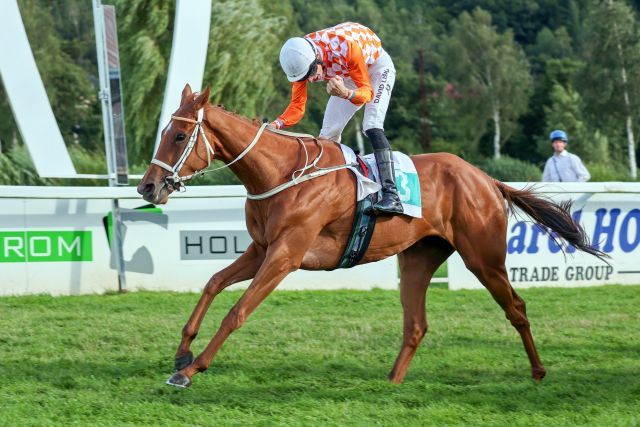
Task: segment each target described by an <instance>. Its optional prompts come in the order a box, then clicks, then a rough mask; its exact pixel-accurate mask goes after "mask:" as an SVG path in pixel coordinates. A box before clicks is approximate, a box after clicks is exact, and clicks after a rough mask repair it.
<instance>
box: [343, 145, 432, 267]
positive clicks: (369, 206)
mask: <svg viewBox="0 0 640 427" xmlns="http://www.w3.org/2000/svg"><path fill="white" fill-rule="evenodd" d="M340 148H341V149H342V153H343V155H344V159H345V163H352V164H354V163H357V164H358V168H355V167H354V168H349V170H351V171H352V172H353V173H354V174H355V175H356V179H357V181H358V182H357V192H356V193H357V194H356V201H357V205H356V212H355V216H354V219H353V226H352V227H351V234H350V235H349V240H348V242H347V247H346V249H345V251H344V254H343V255H342V258H340V261H339V262H338V265H337V266H336V268H350V267H353V266H354V265H356V264H357V263H358V261H360V259H361V258H362V257H363V256H364V254H365V252H366V251H367V248H368V247H369V242H371V236H372V235H373V230H374V228H375V225H376V216H375V215H374V214H373V204H374V203H375V202H376V201H377V200H378V198H379V197H381V196H382V195H381V193H380V190H381V186H380V184H379V182H380V176H379V174H378V166H377V164H376V161H375V158H374V155H373V154H368V155H366V156H364V157H360V156H358V155H356V154H355V153H354V152H353V150H352V149H351V148H350V147H348V146H346V145H342V144H341V145H340ZM393 162H394V169H395V178H396V186H397V187H398V195H399V196H400V201H401V202H402V207H403V208H404V215H408V216H412V217H416V218H421V217H422V202H421V197H420V180H419V179H418V173H417V171H416V167H415V165H414V164H413V162H412V161H411V159H410V158H409V156H407V155H406V154H403V153H400V152H398V151H394V152H393Z"/></svg>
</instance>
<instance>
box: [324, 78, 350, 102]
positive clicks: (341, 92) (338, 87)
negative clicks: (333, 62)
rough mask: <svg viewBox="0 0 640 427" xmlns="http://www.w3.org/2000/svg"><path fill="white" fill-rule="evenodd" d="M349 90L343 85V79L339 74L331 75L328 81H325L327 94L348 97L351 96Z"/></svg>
mask: <svg viewBox="0 0 640 427" xmlns="http://www.w3.org/2000/svg"><path fill="white" fill-rule="evenodd" d="M351 92H352V91H351V90H349V89H347V87H346V86H345V85H344V80H342V77H340V76H335V77H331V79H330V80H329V83H327V93H328V94H329V95H333V96H337V97H339V98H344V99H348V98H349V97H350V96H351Z"/></svg>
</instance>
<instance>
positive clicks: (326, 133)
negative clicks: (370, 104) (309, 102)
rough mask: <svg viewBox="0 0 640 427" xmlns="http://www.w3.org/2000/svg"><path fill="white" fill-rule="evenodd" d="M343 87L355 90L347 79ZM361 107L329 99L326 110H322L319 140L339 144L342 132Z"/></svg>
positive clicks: (334, 97)
mask: <svg viewBox="0 0 640 427" xmlns="http://www.w3.org/2000/svg"><path fill="white" fill-rule="evenodd" d="M344 85H345V86H346V87H347V88H349V89H356V85H355V84H354V83H353V81H352V80H351V79H349V78H347V79H344ZM361 107H362V105H354V104H352V103H351V101H349V100H347V99H342V98H338V97H337V96H332V97H330V98H329V102H327V108H326V109H325V110H324V119H323V120H322V129H320V138H327V139H330V140H332V141H335V142H340V138H341V136H342V131H343V130H344V128H345V126H347V123H349V120H351V118H352V117H353V115H354V114H355V113H356V111H358V110H359V109H360V108H361Z"/></svg>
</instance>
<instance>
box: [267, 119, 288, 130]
mask: <svg viewBox="0 0 640 427" xmlns="http://www.w3.org/2000/svg"><path fill="white" fill-rule="evenodd" d="M267 127H270V128H274V129H282V128H283V127H284V123H282V120H280V119H275V120H274V121H272V122H271V123H269V126H267Z"/></svg>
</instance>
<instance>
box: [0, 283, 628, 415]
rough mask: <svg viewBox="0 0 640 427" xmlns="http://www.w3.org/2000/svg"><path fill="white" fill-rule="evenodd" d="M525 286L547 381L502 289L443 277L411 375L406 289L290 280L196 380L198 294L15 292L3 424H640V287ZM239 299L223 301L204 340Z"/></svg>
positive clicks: (1, 348) (8, 309) (4, 353)
mask: <svg viewBox="0 0 640 427" xmlns="http://www.w3.org/2000/svg"><path fill="white" fill-rule="evenodd" d="M520 294H521V295H522V296H523V297H524V298H525V300H526V301H527V304H528V306H527V307H528V312H529V319H530V321H531V324H532V328H533V333H534V337H535V338H536V343H537V345H538V350H539V352H540V355H541V358H542V360H543V362H544V363H545V365H546V367H547V370H548V374H547V377H546V378H545V380H544V381H543V382H542V383H539V384H538V383H535V382H533V381H532V380H531V379H530V369H529V363H528V361H527V358H526V355H525V353H524V349H523V347H522V344H521V342H520V339H519V337H518V335H517V333H516V331H515V330H514V329H513V328H512V327H511V325H510V324H509V323H508V321H507V320H506V319H505V318H504V314H503V312H502V310H501V309H500V308H499V307H498V305H497V304H496V303H495V302H493V300H492V299H491V298H490V296H489V294H488V293H487V292H486V291H457V292H452V291H448V290H446V289H441V288H435V289H431V290H430V291H429V295H428V303H427V305H428V307H427V313H428V317H429V320H430V330H429V332H428V334H427V336H426V338H425V340H424V341H423V344H422V345H421V347H420V349H419V351H418V354H417V355H416V357H415V359H414V361H413V364H412V366H411V367H410V369H409V372H408V374H407V377H406V378H405V382H404V383H403V384H402V385H400V386H396V385H393V384H390V383H388V382H387V381H386V379H385V378H386V375H387V373H388V372H389V370H390V368H391V366H392V363H393V361H394V360H395V357H396V355H397V351H398V350H399V345H400V341H401V325H402V311H401V308H400V304H399V301H398V300H399V294H398V292H397V291H382V290H374V291H370V292H359V291H305V292H291V291H289V292H286V291H281V292H275V293H274V294H273V295H271V296H270V297H269V298H268V299H267V300H266V301H265V302H264V303H263V305H262V306H261V307H259V308H258V310H257V311H256V313H255V314H254V315H253V316H252V317H251V318H250V319H249V320H248V321H247V323H246V324H245V326H244V327H243V328H241V329H240V330H238V331H236V332H235V333H234V334H232V336H231V337H230V339H229V340H228V341H227V342H226V344H225V345H224V346H223V348H222V350H221V351H220V352H219V354H218V357H217V358H216V359H214V362H213V364H212V366H211V367H210V369H209V370H208V371H207V372H205V373H203V374H200V375H197V376H196V377H195V378H194V384H193V386H192V387H191V388H189V389H186V390H181V389H175V388H171V387H168V386H165V385H164V381H165V380H166V379H167V378H168V377H169V375H170V373H171V370H172V359H173V353H174V351H175V347H176V345H177V344H178V341H179V336H180V330H181V328H182V326H183V324H184V322H185V320H186V319H187V318H188V316H189V314H190V313H191V309H192V308H193V306H194V305H195V303H196V301H197V299H198V295H195V294H177V293H148V292H140V293H131V294H126V295H103V296H82V297H58V298H52V297H48V296H33V297H31V296H30V297H11V298H0V331H2V332H1V334H0V355H1V356H0V383H1V386H0V408H1V410H0V425H38V426H40V425H51V424H55V425H88V424H90V425H131V424H151V425H246V424H251V425H294V426H298V425H442V424H470V425H505V424H510V425H512V426H518V425H554V426H556V425H585V424H590V425H638V423H640V416H639V415H638V414H639V413H640V404H639V402H640V342H639V338H640V314H639V311H638V306H640V287H638V286H607V287H596V288H579V289H530V290H522V291H520ZM239 295H240V293H238V292H227V293H223V294H221V295H220V296H219V297H218V298H217V299H216V300H215V301H214V303H213V306H212V308H211V310H210V313H209V315H208V317H207V318H205V321H204V324H203V327H202V330H201V332H200V337H199V338H198V339H196V341H195V343H194V347H193V349H194V351H196V352H197V351H200V350H202V348H203V347H204V345H206V343H207V342H208V339H209V338H210V337H211V336H212V334H213V333H214V332H215V329H216V327H217V325H219V323H220V320H221V319H222V317H223V316H224V314H225V313H226V312H227V310H228V309H229V308H230V307H231V306H232V304H233V303H234V302H235V300H236V299H237V298H238V297H239ZM196 354H197V353H196Z"/></svg>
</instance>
